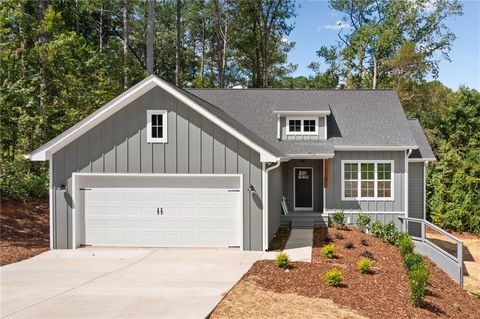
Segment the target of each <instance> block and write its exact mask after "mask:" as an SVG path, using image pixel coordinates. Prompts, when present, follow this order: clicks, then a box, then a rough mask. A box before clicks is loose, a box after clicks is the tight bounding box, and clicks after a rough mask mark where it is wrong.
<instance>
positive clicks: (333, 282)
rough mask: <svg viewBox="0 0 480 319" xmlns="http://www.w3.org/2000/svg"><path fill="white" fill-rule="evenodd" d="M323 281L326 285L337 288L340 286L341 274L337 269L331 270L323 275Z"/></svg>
mask: <svg viewBox="0 0 480 319" xmlns="http://www.w3.org/2000/svg"><path fill="white" fill-rule="evenodd" d="M324 279H325V283H326V284H327V285H329V286H333V287H338V286H340V285H341V284H342V273H341V272H340V270H338V269H337V268H332V269H330V270H329V271H327V272H326V273H325V277H324Z"/></svg>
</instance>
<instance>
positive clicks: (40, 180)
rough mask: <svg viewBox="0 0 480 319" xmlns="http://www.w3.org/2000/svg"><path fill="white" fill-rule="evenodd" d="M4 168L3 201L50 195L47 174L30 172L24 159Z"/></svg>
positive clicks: (1, 182)
mask: <svg viewBox="0 0 480 319" xmlns="http://www.w3.org/2000/svg"><path fill="white" fill-rule="evenodd" d="M2 166H3V167H2V174H1V179H0V191H1V193H2V199H3V200H6V199H10V200H25V199H27V198H29V197H31V198H45V197H46V196H47V195H48V176H47V174H46V173H40V174H34V173H31V172H29V171H28V165H27V162H26V161H25V160H23V159H17V160H15V161H13V162H5V163H3V165H2Z"/></svg>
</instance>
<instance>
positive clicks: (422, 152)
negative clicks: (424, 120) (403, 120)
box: [408, 119, 435, 161]
mask: <svg viewBox="0 0 480 319" xmlns="http://www.w3.org/2000/svg"><path fill="white" fill-rule="evenodd" d="M408 126H409V128H410V131H411V132H412V135H413V137H414V138H415V140H416V141H417V145H418V149H416V150H413V151H412V154H410V158H421V159H425V160H430V161H433V160H435V154H433V151H432V149H431V148H430V145H429V144H428V140H427V137H426V136H425V133H424V132H423V128H422V125H421V124H420V122H419V121H418V120H417V119H409V120H408Z"/></svg>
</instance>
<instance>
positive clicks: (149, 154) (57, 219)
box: [53, 87, 262, 250]
mask: <svg viewBox="0 0 480 319" xmlns="http://www.w3.org/2000/svg"><path fill="white" fill-rule="evenodd" d="M149 109H152V110H155V109H159V110H168V141H167V143H165V144H160V143H147V136H146V134H147V132H146V123H147V110H149ZM74 172H95V173H145V174H148V173H184V174H185V173H206V174H212V173H213V174H242V175H243V194H244V205H243V206H244V212H243V223H244V227H243V241H244V242H243V245H244V249H245V250H262V193H261V192H262V165H261V162H260V155H259V154H258V153H257V152H256V151H254V150H252V149H251V148H249V147H248V146H246V145H245V144H244V143H242V142H240V141H239V140H237V139H236V138H235V137H233V136H232V135H230V134H229V133H226V132H225V131H224V130H223V129H221V128H220V127H219V126H217V125H215V124H213V123H212V122H211V121H210V120H208V119H206V118H204V117H203V116H201V115H200V114H198V113H197V112H195V111H194V110H192V109H191V108H190V107H189V106H187V105H185V104H183V103H182V102H180V101H179V100H178V99H176V98H175V97H173V96H172V95H170V94H169V93H167V92H165V91H164V90H163V89H161V88H159V87H154V88H152V89H151V90H150V91H148V92H147V93H145V94H144V95H142V96H141V97H139V98H138V99H136V100H134V101H133V102H131V103H130V104H129V105H127V106H125V107H124V108H122V109H121V110H119V111H118V112H116V113H115V114H113V115H112V116H110V117H109V118H107V119H106V120H104V121H102V122H101V123H99V124H98V125H96V126H95V127H94V128H92V129H91V130H89V131H88V132H86V133H85V134H83V135H82V136H80V137H79V138H77V139H76V140H74V141H73V142H71V143H70V144H68V145H66V146H65V147H63V148H62V149H60V150H59V151H57V152H56V153H55V154H54V155H53V188H54V190H55V192H54V210H53V232H54V243H53V247H54V248H72V205H74V203H72V197H71V191H72V173H74ZM250 185H253V186H254V188H255V192H249V191H248V188H249V186H250Z"/></svg>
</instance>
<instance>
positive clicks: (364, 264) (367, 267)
mask: <svg viewBox="0 0 480 319" xmlns="http://www.w3.org/2000/svg"><path fill="white" fill-rule="evenodd" d="M372 266H373V261H372V260H371V259H370V258H366V257H363V258H360V260H359V261H358V262H357V269H358V270H360V272H361V273H362V274H368V273H370V272H371V271H372Z"/></svg>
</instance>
